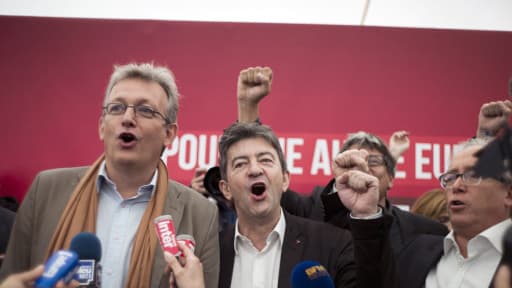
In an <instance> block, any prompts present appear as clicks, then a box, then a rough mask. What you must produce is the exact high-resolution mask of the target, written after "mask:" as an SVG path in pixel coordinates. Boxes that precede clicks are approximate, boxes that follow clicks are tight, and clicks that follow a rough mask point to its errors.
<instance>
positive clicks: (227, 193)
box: [219, 179, 233, 201]
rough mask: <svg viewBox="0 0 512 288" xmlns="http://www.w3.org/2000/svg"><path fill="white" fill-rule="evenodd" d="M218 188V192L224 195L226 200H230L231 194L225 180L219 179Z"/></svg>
mask: <svg viewBox="0 0 512 288" xmlns="http://www.w3.org/2000/svg"><path fill="white" fill-rule="evenodd" d="M219 189H220V192H222V194H223V195H224V198H226V199H227V200H228V201H232V198H233V195H231V189H230V188H229V184H228V182H227V181H226V180H224V179H221V180H220V181H219Z"/></svg>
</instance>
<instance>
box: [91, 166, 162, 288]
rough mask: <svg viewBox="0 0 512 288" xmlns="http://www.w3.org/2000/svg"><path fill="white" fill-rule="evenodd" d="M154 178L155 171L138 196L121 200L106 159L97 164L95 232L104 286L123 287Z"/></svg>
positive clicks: (155, 178)
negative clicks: (99, 247)
mask: <svg viewBox="0 0 512 288" xmlns="http://www.w3.org/2000/svg"><path fill="white" fill-rule="evenodd" d="M157 178H158V170H156V171H155V173H154V174H153V178H152V179H151V182H150V183H149V184H146V185H143V186H141V187H139V189H138V192H137V195H135V196H133V197H131V198H129V199H123V197H122V196H121V194H119V192H118V191H117V188H116V185H115V184H114V182H112V180H110V179H109V178H108V176H107V173H106V170H105V162H103V163H102V164H101V166H100V170H99V173H98V179H97V182H96V185H97V188H98V194H99V195H98V218H97V219H96V235H97V236H98V238H99V239H100V242H101V248H102V254H103V255H102V257H101V261H100V263H101V265H102V275H101V282H102V286H103V287H112V288H122V287H125V286H126V279H127V275H128V269H129V268H130V256H131V253H132V247H133V243H134V241H135V232H136V231H137V228H138V227H139V223H140V220H141V219H142V215H144V212H145V210H146V206H147V204H148V202H149V200H150V199H151V196H152V195H153V191H154V190H155V187H156V180H157Z"/></svg>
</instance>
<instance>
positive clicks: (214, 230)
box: [196, 205, 220, 288]
mask: <svg viewBox="0 0 512 288" xmlns="http://www.w3.org/2000/svg"><path fill="white" fill-rule="evenodd" d="M211 208H212V209H211V211H212V213H210V215H211V217H210V218H209V220H210V221H209V223H208V226H207V232H206V233H205V234H204V235H205V239H202V242H203V243H205V245H204V246H203V249H201V251H197V252H196V255H197V256H198V257H199V259H200V260H201V263H202V264H203V273H204V280H205V285H206V288H215V287H217V285H218V282H219V264H220V263H219V262H220V259H219V257H220V256H219V249H220V248H219V221H218V219H217V217H218V215H217V207H216V206H214V205H211Z"/></svg>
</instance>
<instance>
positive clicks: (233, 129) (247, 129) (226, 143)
mask: <svg viewBox="0 0 512 288" xmlns="http://www.w3.org/2000/svg"><path fill="white" fill-rule="evenodd" d="M250 138H262V139H264V140H265V141H267V142H268V143H269V144H270V145H272V147H273V148H274V149H275V150H276V152H277V156H278V157H279V162H280V163H281V169H282V171H283V172H285V171H286V170H287V168H286V162H285V161H284V154H283V149H281V144H279V140H278V139H277V136H276V135H275V134H274V132H272V129H271V128H270V127H268V126H266V125H260V124H258V123H235V124H233V125H231V126H230V127H228V128H227V129H225V130H224V134H223V135H222V137H221V138H220V143H219V153H220V155H219V157H220V159H219V166H220V176H221V177H222V179H226V173H227V165H228V164H227V161H228V159H227V158H228V150H229V148H230V147H231V146H233V145H234V144H235V143H237V142H239V141H241V140H244V139H250Z"/></svg>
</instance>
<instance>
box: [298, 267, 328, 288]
mask: <svg viewBox="0 0 512 288" xmlns="http://www.w3.org/2000/svg"><path fill="white" fill-rule="evenodd" d="M291 284H292V288H334V282H333V281H332V279H331V276H329V272H327V270H326V269H325V267H324V266H322V265H321V264H320V263H318V262H315V261H303V262H300V263H299V264H297V265H295V267H294V268H293V271H292V277H291Z"/></svg>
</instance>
